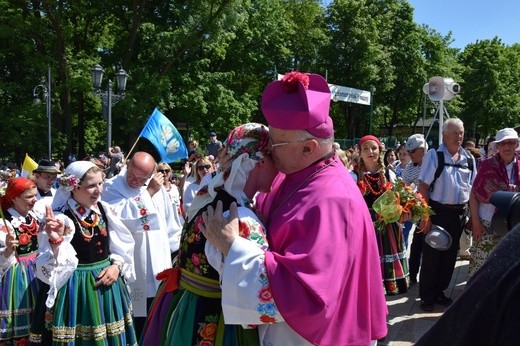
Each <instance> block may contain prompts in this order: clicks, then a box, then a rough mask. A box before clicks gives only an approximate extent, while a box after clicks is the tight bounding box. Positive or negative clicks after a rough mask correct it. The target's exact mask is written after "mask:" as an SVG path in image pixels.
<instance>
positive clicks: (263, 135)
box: [224, 123, 269, 161]
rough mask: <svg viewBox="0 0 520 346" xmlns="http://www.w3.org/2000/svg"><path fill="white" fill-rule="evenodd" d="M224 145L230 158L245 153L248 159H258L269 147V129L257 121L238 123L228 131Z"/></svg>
mask: <svg viewBox="0 0 520 346" xmlns="http://www.w3.org/2000/svg"><path fill="white" fill-rule="evenodd" d="M224 146H225V147H226V148H227V152H228V154H230V155H231V157H232V159H236V158H237V157H239V156H240V155H241V154H244V153H245V154H247V155H248V156H249V158H250V159H252V160H256V161H259V160H261V159H262V158H263V157H264V155H265V154H266V153H267V150H268V149H267V148H268V147H269V130H268V129H267V127H266V126H265V125H262V124H257V123H249V124H244V125H240V126H239V127H236V128H235V129H233V130H232V131H231V132H230V133H229V136H228V137H227V139H226V141H225V142H224Z"/></svg>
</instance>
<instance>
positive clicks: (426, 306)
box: [421, 302, 433, 312]
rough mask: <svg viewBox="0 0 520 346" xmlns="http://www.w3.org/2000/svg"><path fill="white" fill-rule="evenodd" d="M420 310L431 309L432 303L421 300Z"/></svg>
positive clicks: (429, 310) (427, 310)
mask: <svg viewBox="0 0 520 346" xmlns="http://www.w3.org/2000/svg"><path fill="white" fill-rule="evenodd" d="M421 310H422V311H426V312H432V311H433V303H428V302H421Z"/></svg>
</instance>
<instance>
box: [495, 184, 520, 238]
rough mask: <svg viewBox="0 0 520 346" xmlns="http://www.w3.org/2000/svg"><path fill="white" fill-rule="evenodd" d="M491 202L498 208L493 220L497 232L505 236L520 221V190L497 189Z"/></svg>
mask: <svg viewBox="0 0 520 346" xmlns="http://www.w3.org/2000/svg"><path fill="white" fill-rule="evenodd" d="M490 202H491V204H493V205H494V206H495V207H496V208H497V210H496V212H495V215H493V219H492V220H491V228H492V229H493V230H494V232H495V233H496V234H498V235H501V236H503V235H505V234H506V233H507V232H509V231H510V230H511V229H512V228H513V227H515V226H516V225H517V224H519V223H520V192H510V191H497V192H495V193H494V194H493V195H492V196H491V199H490Z"/></svg>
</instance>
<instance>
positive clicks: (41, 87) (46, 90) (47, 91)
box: [33, 66, 52, 160]
mask: <svg viewBox="0 0 520 346" xmlns="http://www.w3.org/2000/svg"><path fill="white" fill-rule="evenodd" d="M40 92H41V93H43V98H44V99H45V105H46V108H47V127H48V134H47V140H48V143H49V146H48V153H47V155H48V157H49V160H52V142H51V67H50V66H49V67H48V68H47V81H46V83H45V84H43V82H42V84H38V85H37V86H35V87H34V89H33V98H34V99H33V103H34V104H40V103H41V102H42V101H41V100H40V97H39V95H40Z"/></svg>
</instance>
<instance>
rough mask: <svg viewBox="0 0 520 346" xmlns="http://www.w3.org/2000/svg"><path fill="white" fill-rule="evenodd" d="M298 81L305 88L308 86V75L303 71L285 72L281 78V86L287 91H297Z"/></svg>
mask: <svg viewBox="0 0 520 346" xmlns="http://www.w3.org/2000/svg"><path fill="white" fill-rule="evenodd" d="M298 83H302V84H303V87H304V88H305V90H307V89H308V88H309V76H308V75H307V74H305V73H301V72H298V71H293V72H289V73H286V74H285V75H284V76H283V78H282V87H283V89H284V90H285V92H287V93H293V92H297V91H298Z"/></svg>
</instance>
